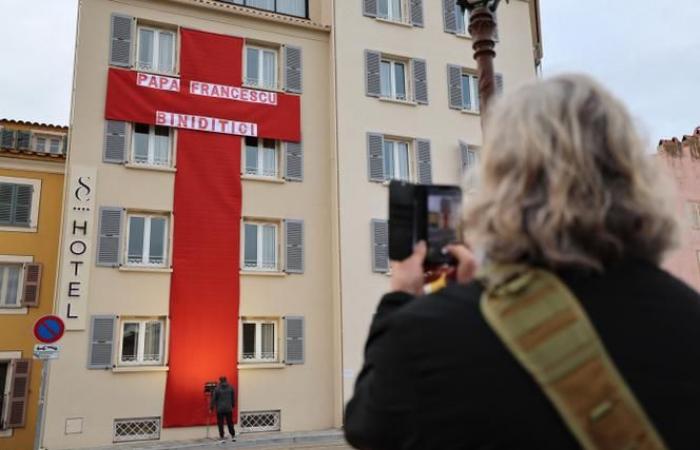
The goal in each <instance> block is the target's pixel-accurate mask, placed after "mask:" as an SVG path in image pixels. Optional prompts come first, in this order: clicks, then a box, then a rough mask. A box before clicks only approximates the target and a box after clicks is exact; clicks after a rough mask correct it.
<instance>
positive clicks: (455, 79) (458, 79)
mask: <svg viewBox="0 0 700 450" xmlns="http://www.w3.org/2000/svg"><path fill="white" fill-rule="evenodd" d="M447 93H448V96H449V101H450V108H452V109H462V68H461V67H459V66H455V65H452V64H448V65H447Z"/></svg>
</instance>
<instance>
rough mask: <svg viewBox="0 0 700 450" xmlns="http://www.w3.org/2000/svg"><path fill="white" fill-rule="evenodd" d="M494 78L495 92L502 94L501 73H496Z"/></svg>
mask: <svg viewBox="0 0 700 450" xmlns="http://www.w3.org/2000/svg"><path fill="white" fill-rule="evenodd" d="M495 79H496V94H498V95H502V94H503V74H502V73H497V74H496V76H495Z"/></svg>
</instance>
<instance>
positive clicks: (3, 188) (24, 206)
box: [0, 182, 37, 228]
mask: <svg viewBox="0 0 700 450" xmlns="http://www.w3.org/2000/svg"><path fill="white" fill-rule="evenodd" d="M34 184H36V183H32V184H18V183H4V182H0V226H3V225H4V226H10V227H19V228H30V227H31V226H32V224H34V225H35V224H36V219H37V217H36V216H37V214H36V211H35V209H36V206H37V205H33V204H32V203H33V202H32V200H33V198H32V197H34V195H33V194H34ZM33 206H34V208H33Z"/></svg>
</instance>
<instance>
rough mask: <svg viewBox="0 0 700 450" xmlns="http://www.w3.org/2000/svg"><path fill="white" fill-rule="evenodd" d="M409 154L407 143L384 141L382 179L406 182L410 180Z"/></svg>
mask: <svg viewBox="0 0 700 450" xmlns="http://www.w3.org/2000/svg"><path fill="white" fill-rule="evenodd" d="M410 176H411V174H410V153H409V148H408V142H403V141H392V140H389V139H385V140H384V178H385V179H386V180H406V181H408V180H409V178H410Z"/></svg>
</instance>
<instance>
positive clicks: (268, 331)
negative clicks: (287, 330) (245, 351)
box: [260, 323, 275, 359]
mask: <svg viewBox="0 0 700 450" xmlns="http://www.w3.org/2000/svg"><path fill="white" fill-rule="evenodd" d="M260 326H261V332H260V335H261V340H262V342H261V345H260V350H261V354H260V358H262V359H274V358H275V324H273V323H261V324H260Z"/></svg>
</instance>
